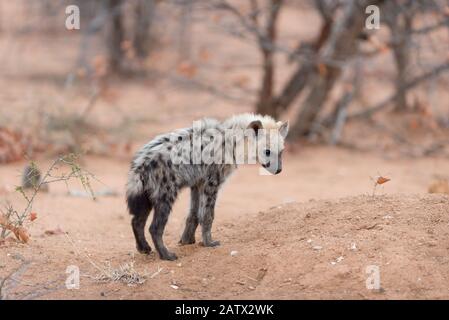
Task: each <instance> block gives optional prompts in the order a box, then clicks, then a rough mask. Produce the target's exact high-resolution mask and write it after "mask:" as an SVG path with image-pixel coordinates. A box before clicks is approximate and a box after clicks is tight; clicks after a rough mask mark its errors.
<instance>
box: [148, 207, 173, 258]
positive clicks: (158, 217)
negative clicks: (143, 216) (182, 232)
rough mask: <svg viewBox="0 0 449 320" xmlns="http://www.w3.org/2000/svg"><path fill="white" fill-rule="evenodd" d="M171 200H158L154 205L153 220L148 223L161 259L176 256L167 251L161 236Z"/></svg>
mask: <svg viewBox="0 0 449 320" xmlns="http://www.w3.org/2000/svg"><path fill="white" fill-rule="evenodd" d="M171 206H172V202H170V203H169V202H167V201H164V200H158V201H156V202H155V205H154V214H153V222H151V225H150V234H151V238H152V239H153V243H154V246H155V247H156V250H157V252H158V253H159V257H160V258H161V259H163V260H176V259H177V258H178V257H177V256H176V254H174V253H173V252H170V251H168V249H167V247H166V246H165V245H164V241H163V239H162V236H163V235H164V229H165V225H166V224H167V221H168V216H169V215H170V211H171Z"/></svg>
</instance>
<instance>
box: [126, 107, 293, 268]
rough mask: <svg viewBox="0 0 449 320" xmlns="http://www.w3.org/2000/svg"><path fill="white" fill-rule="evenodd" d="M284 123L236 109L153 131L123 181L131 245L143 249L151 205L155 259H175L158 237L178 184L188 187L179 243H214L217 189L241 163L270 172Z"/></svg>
mask: <svg viewBox="0 0 449 320" xmlns="http://www.w3.org/2000/svg"><path fill="white" fill-rule="evenodd" d="M287 132H288V123H287V122H280V121H279V122H276V121H275V120H274V119H273V118H271V117H268V116H260V115H254V114H242V115H238V116H234V117H232V118H229V119H227V120H225V121H223V122H219V121H217V120H214V119H202V120H200V121H197V122H194V125H193V126H192V127H191V128H184V129H179V130H176V131H173V132H170V133H166V134H162V135H159V136H157V137H156V138H155V139H153V140H152V141H150V142H148V143H147V144H146V145H144V146H143V147H142V148H141V149H140V150H139V151H138V152H137V153H136V155H135V157H134V160H133V161H132V164H131V169H130V171H129V177H128V184H127V202H128V209H129V212H130V214H131V215H132V216H133V218H132V223H131V224H132V229H133V232H134V236H135V238H136V244H137V250H138V251H139V252H140V253H144V254H149V253H150V252H151V247H150V246H149V244H148V242H147V241H146V239H145V224H146V221H147V219H148V216H149V214H150V211H151V210H152V209H154V214H153V221H152V223H151V225H150V234H151V237H152V239H153V243H154V245H155V247H156V250H157V252H158V253H159V256H160V258H161V259H165V260H175V259H176V258H177V257H176V255H175V254H174V253H172V252H170V251H168V249H167V248H166V247H165V245H164V242H163V239H162V237H163V233H164V229H165V225H166V223H167V220H168V216H169V214H170V211H171V209H172V206H173V203H174V202H175V200H176V197H177V195H178V192H179V190H180V189H182V188H185V187H189V188H190V190H191V199H190V211H189V214H188V217H187V220H186V226H185V229H184V232H183V234H182V236H181V240H180V241H179V242H180V244H183V245H185V244H193V243H195V231H196V229H197V227H198V225H201V230H202V244H203V245H204V246H207V247H214V246H217V245H219V244H220V243H219V241H216V240H213V239H212V235H211V228H212V222H213V220H214V207H215V202H216V199H217V194H218V190H219V189H220V187H221V186H222V184H223V183H224V182H225V180H226V179H227V178H228V177H229V175H230V174H231V173H232V172H233V171H234V170H235V169H236V168H237V166H238V165H239V164H242V163H259V164H261V165H262V166H263V167H264V168H266V170H267V171H269V172H270V173H272V174H278V173H279V172H281V170H282V161H281V157H282V151H283V149H284V139H285V137H286V136H287Z"/></svg>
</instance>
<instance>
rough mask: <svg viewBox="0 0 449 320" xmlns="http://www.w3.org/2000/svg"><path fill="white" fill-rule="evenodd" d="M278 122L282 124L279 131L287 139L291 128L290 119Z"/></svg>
mask: <svg viewBox="0 0 449 320" xmlns="http://www.w3.org/2000/svg"><path fill="white" fill-rule="evenodd" d="M278 123H279V124H281V125H280V127H279V133H280V135H281V136H282V138H284V139H285V138H286V137H287V134H288V129H289V124H288V121H285V122H284V123H282V122H281V121H279V122H278Z"/></svg>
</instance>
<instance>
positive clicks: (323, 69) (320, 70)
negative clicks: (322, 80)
mask: <svg viewBox="0 0 449 320" xmlns="http://www.w3.org/2000/svg"><path fill="white" fill-rule="evenodd" d="M318 73H319V74H320V76H322V77H325V76H326V75H327V67H326V65H325V64H324V63H319V64H318Z"/></svg>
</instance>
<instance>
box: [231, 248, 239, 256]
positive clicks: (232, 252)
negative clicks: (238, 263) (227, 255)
mask: <svg viewBox="0 0 449 320" xmlns="http://www.w3.org/2000/svg"><path fill="white" fill-rule="evenodd" d="M238 254H239V252H238V251H236V250H232V251H231V257H235V256H237V255H238Z"/></svg>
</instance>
